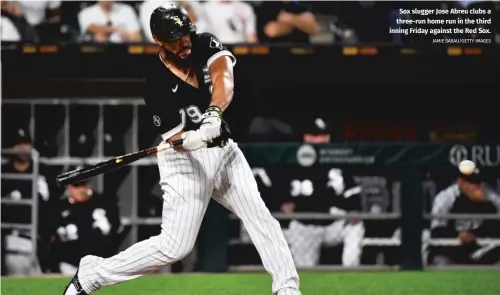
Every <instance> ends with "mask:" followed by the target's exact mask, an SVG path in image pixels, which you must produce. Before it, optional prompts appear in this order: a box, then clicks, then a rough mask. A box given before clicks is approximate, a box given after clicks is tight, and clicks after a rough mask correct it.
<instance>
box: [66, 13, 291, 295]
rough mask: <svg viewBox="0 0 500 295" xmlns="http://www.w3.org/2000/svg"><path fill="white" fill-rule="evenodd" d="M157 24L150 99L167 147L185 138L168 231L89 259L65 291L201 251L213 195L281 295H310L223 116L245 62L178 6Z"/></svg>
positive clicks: (164, 174) (171, 164)
mask: <svg viewBox="0 0 500 295" xmlns="http://www.w3.org/2000/svg"><path fill="white" fill-rule="evenodd" d="M150 26H151V32H152V35H153V38H154V39H155V41H156V43H157V44H158V45H160V52H159V54H158V57H157V58H156V59H155V60H154V62H153V64H152V65H151V68H150V69H151V73H150V75H149V76H148V78H147V79H146V90H145V102H146V104H147V106H148V107H149V109H150V110H151V113H152V115H153V116H152V119H153V123H154V125H155V126H156V127H157V128H158V130H159V132H160V133H161V136H162V137H163V140H164V141H169V142H170V141H173V140H178V139H181V138H182V139H183V145H182V147H180V148H176V149H175V150H172V149H170V150H167V151H164V152H161V153H159V154H158V165H159V171H160V185H161V188H162V190H163V199H164V204H163V221H162V225H161V233H160V234H159V235H157V236H154V237H151V238H149V239H147V240H144V241H142V242H139V243H137V244H135V245H132V246H131V247H130V248H128V249H127V250H125V251H123V252H121V253H119V254H117V255H115V256H113V257H110V258H106V259H105V258H101V257H97V256H85V257H83V258H82V259H81V261H80V264H79V269H78V271H77V273H76V275H75V276H74V277H73V279H72V280H71V282H70V283H69V284H68V286H67V287H66V289H65V290H64V293H63V294H64V295H76V294H78V295H82V294H90V293H92V292H94V291H96V290H98V289H100V288H102V287H105V286H109V285H113V284H117V283H119V282H123V281H127V280H131V279H135V278H138V277H140V276H142V275H144V274H147V273H151V272H154V271H156V270H158V269H159V268H161V267H164V266H166V265H169V264H172V263H174V262H176V261H179V260H181V259H182V258H183V257H185V256H186V255H187V254H188V253H189V252H190V251H191V249H192V248H193V246H194V243H195V240H196V236H197V234H198V230H199V228H200V224H201V222H202V219H203V216H204V213H205V210H206V208H207V205H208V203H209V201H210V198H214V199H215V200H216V201H218V202H219V203H221V204H222V205H223V206H225V207H226V208H228V209H229V210H231V211H232V212H234V213H235V214H236V215H237V216H238V217H239V218H240V219H241V220H242V221H243V223H244V225H245V227H246V229H247V230H248V232H249V234H250V237H251V238H252V241H253V242H254V244H255V247H256V248H257V251H258V252H259V255H260V257H261V259H262V261H263V265H264V267H265V268H266V270H267V271H268V273H269V274H270V275H271V276H272V278H273V284H272V292H273V294H277V295H297V294H301V293H300V291H299V277H298V274H297V271H296V269H295V265H294V261H293V258H292V255H291V252H290V249H289V248H288V245H287V242H286V240H285V238H284V236H283V233H282V231H281V227H280V225H279V223H278V221H277V220H276V219H274V218H273V217H272V215H271V213H270V212H269V210H268V208H267V207H266V206H265V204H264V202H263V201H262V199H261V197H260V194H259V191H258V189H257V184H256V182H255V178H254V177H253V174H252V171H251V169H250V167H249V165H248V163H247V161H246V159H245V158H244V156H243V153H242V152H241V150H240V149H239V148H238V146H237V144H236V143H235V142H233V141H232V139H231V134H230V131H229V128H228V127H227V123H226V122H225V121H224V120H223V119H222V114H223V112H224V111H225V110H226V109H227V107H228V105H229V103H230V102H231V99H232V97H233V66H234V64H235V63H236V59H235V58H234V56H233V55H232V54H231V52H229V51H228V50H227V49H226V47H225V46H224V45H223V44H222V43H221V42H220V41H219V39H217V37H216V36H214V35H212V34H209V33H202V34H198V33H197V32H196V27H195V26H194V25H193V24H192V22H191V20H190V19H189V17H188V15H187V12H186V11H185V10H184V9H183V8H181V7H180V6H178V5H175V4H167V5H163V6H160V7H158V8H156V9H155V10H154V11H153V13H152V15H151V20H150Z"/></svg>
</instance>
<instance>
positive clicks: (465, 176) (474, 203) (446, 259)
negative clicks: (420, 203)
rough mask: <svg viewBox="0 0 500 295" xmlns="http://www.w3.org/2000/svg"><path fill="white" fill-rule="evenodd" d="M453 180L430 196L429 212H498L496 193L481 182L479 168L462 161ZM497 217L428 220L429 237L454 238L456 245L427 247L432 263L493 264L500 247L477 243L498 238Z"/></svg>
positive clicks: (499, 199) (499, 225)
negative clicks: (429, 225)
mask: <svg viewBox="0 0 500 295" xmlns="http://www.w3.org/2000/svg"><path fill="white" fill-rule="evenodd" d="M462 163H463V164H461V166H460V167H461V169H459V172H458V177H457V180H456V182H455V183H453V184H451V185H450V186H448V187H447V188H445V189H444V190H442V191H440V192H439V193H438V194H437V195H436V197H435V198H434V201H433V205H432V214H500V195H499V194H498V192H496V191H495V190H494V189H493V188H492V187H490V186H489V185H488V184H487V183H486V182H485V174H484V172H483V171H482V169H479V168H477V167H476V164H474V163H473V162H471V161H464V162H462ZM499 228H500V220H498V219H496V220H492V219H490V220H482V219H473V218H472V219H452V220H450V219H440V218H434V219H433V220H432V221H431V237H432V238H433V239H438V238H456V239H458V240H459V242H460V245H459V246H456V247H450V246H439V247H431V248H430V249H429V254H428V261H429V262H430V263H432V264H438V265H446V264H496V263H499V262H500V247H498V246H497V245H494V244H481V243H479V242H478V239H481V238H500V231H499V230H498V229H499Z"/></svg>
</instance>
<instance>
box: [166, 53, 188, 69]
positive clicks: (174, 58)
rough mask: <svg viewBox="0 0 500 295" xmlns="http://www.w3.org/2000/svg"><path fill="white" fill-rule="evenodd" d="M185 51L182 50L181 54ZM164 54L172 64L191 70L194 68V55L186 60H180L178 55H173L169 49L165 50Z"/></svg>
mask: <svg viewBox="0 0 500 295" xmlns="http://www.w3.org/2000/svg"><path fill="white" fill-rule="evenodd" d="M183 49H184V48H181V49H180V52H182V50H183ZM189 49H191V48H189ZM163 52H164V53H165V57H166V58H167V59H168V60H170V61H171V62H173V63H174V64H176V65H177V66H178V67H181V68H190V67H192V66H193V58H192V57H191V56H192V53H191V54H190V55H189V56H187V57H186V58H180V57H179V56H178V55H177V54H176V53H173V52H171V51H170V50H168V49H164V50H163Z"/></svg>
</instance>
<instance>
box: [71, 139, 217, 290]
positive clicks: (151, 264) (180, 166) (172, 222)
mask: <svg viewBox="0 0 500 295" xmlns="http://www.w3.org/2000/svg"><path fill="white" fill-rule="evenodd" d="M219 154H220V157H219ZM219 154H217V153H213V152H210V150H207V149H200V150H197V151H193V152H189V153H179V152H175V151H172V150H169V151H165V152H162V153H159V154H158V165H159V168H160V184H161V188H162V190H163V193H164V195H163V198H164V203H163V217H162V230H161V234H159V235H157V236H154V237H151V238H149V239H147V240H144V241H141V242H139V243H137V244H134V245H132V246H131V247H130V248H128V249H126V250H125V251H122V252H120V253H118V254H117V255H115V256H112V257H110V258H106V259H105V258H101V257H97V256H85V257H84V258H83V259H82V260H81V261H80V267H79V272H78V279H79V281H80V285H81V286H82V288H83V290H84V291H85V292H86V293H90V292H94V291H96V290H98V289H100V288H102V287H104V286H109V285H113V284H116V283H119V282H123V281H127V280H131V279H135V278H138V277H140V276H142V275H144V274H147V273H151V272H154V271H156V270H158V269H159V268H161V267H163V266H166V265H169V264H172V263H174V262H176V261H179V260H180V259H182V258H183V257H184V256H186V255H187V254H188V253H189V252H190V251H191V249H192V248H193V246H194V243H195V240H196V236H197V234H198V231H199V228H200V225H201V221H202V219H203V215H204V213H205V210H206V208H207V205H208V201H209V200H210V196H211V192H212V190H213V186H214V184H213V183H214V181H213V179H214V176H215V171H216V170H217V168H218V166H219V165H218V163H220V161H221V159H222V153H221V152H219ZM65 294H68V295H69V294H72V293H69V292H66V293H65ZM76 294H77V293H76Z"/></svg>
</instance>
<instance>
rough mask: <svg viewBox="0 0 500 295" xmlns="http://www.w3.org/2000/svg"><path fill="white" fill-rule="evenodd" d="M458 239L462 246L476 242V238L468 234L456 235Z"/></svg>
mask: <svg viewBox="0 0 500 295" xmlns="http://www.w3.org/2000/svg"><path fill="white" fill-rule="evenodd" d="M458 239H459V240H460V242H461V243H462V244H470V243H472V242H474V241H475V240H476V236H474V235H473V234H471V233H469V232H461V233H460V234H458Z"/></svg>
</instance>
